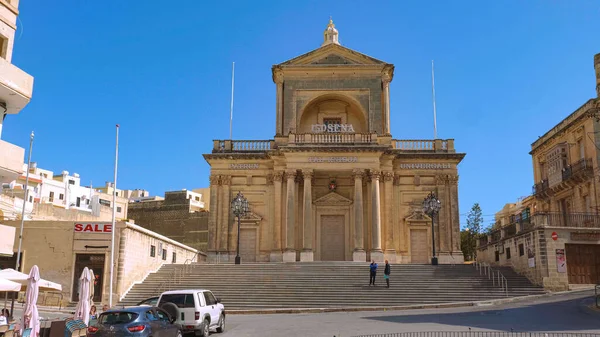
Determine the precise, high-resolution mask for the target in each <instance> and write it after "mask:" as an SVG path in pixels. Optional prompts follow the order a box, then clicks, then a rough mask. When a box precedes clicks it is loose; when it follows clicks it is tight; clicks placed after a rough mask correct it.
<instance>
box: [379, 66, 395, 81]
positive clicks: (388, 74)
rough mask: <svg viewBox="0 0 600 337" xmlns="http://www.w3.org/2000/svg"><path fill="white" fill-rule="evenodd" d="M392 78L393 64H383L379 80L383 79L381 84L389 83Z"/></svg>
mask: <svg viewBox="0 0 600 337" xmlns="http://www.w3.org/2000/svg"><path fill="white" fill-rule="evenodd" d="M393 78H394V66H393V65H387V66H385V67H384V68H383V70H382V71H381V81H383V84H389V83H390V82H391V81H392V79H393Z"/></svg>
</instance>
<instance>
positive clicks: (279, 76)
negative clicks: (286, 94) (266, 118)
mask: <svg viewBox="0 0 600 337" xmlns="http://www.w3.org/2000/svg"><path fill="white" fill-rule="evenodd" d="M273 82H275V84H276V88H277V89H276V90H277V92H276V94H275V111H276V117H275V135H276V136H281V135H283V71H282V70H281V68H279V67H274V68H273Z"/></svg>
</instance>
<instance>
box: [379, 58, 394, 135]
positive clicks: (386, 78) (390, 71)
mask: <svg viewBox="0 0 600 337" xmlns="http://www.w3.org/2000/svg"><path fill="white" fill-rule="evenodd" d="M393 76H394V68H393V67H392V68H389V67H386V68H384V69H383V71H382V73H381V80H382V82H383V98H384V102H383V114H384V116H385V126H384V128H383V133H384V134H385V135H389V134H391V128H390V82H391V81H392V77H393Z"/></svg>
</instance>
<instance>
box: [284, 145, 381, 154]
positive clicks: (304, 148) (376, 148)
mask: <svg viewBox="0 0 600 337" xmlns="http://www.w3.org/2000/svg"><path fill="white" fill-rule="evenodd" d="M390 148H391V145H390V146H386V145H366V144H365V145H355V144H348V145H340V144H331V145H326V146H324V145H314V144H307V145H292V146H289V145H280V147H279V149H278V150H279V152H281V153H290V152H318V153H340V152H352V153H357V152H358V153H363V152H385V151H386V150H389V149H390Z"/></svg>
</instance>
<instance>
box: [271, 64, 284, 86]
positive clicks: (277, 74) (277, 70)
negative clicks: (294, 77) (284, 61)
mask: <svg viewBox="0 0 600 337" xmlns="http://www.w3.org/2000/svg"><path fill="white" fill-rule="evenodd" d="M273 82H274V83H276V84H281V83H283V70H282V69H281V66H273Z"/></svg>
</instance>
